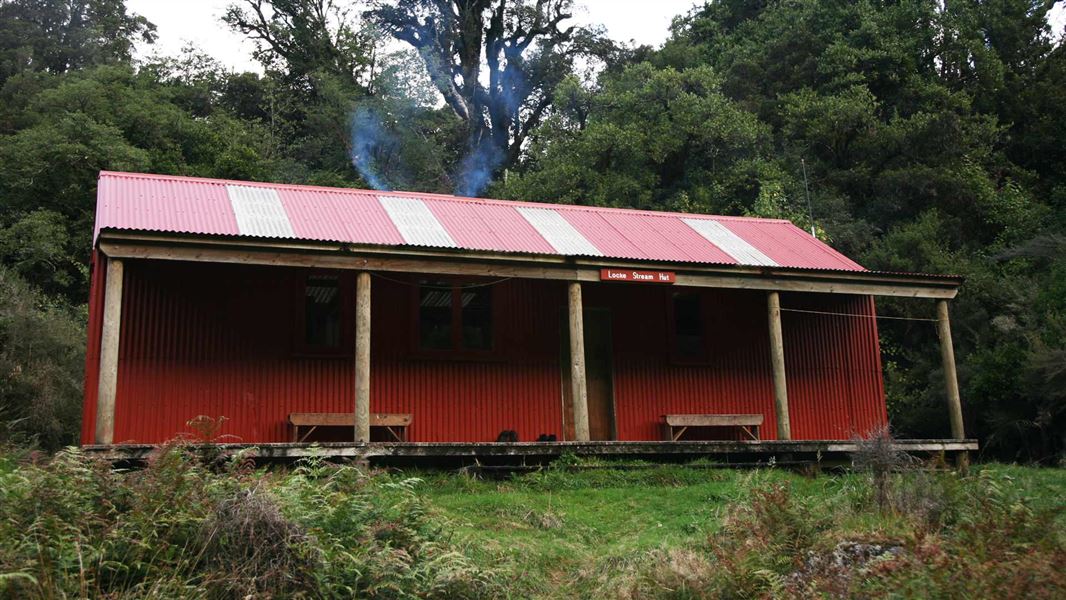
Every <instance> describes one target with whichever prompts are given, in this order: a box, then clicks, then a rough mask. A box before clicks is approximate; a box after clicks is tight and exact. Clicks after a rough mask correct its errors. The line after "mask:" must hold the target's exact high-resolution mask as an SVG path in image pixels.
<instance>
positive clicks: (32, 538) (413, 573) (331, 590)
mask: <svg viewBox="0 0 1066 600" xmlns="http://www.w3.org/2000/svg"><path fill="white" fill-rule="evenodd" d="M416 484H417V481H416V480H410V479H402V478H400V479H397V478H392V477H374V476H367V475H366V474H364V473H363V472H361V471H360V470H358V469H356V468H352V467H347V466H336V465H330V464H327V463H324V462H321V461H314V460H312V461H308V462H305V463H303V464H301V465H300V466H299V467H298V468H296V469H294V470H292V471H291V472H287V473H265V472H262V471H256V470H254V469H252V468H251V466H250V464H249V463H247V462H246V461H243V460H241V457H239V456H238V457H236V458H235V459H233V460H230V461H228V462H226V463H224V465H223V467H222V468H221V469H219V468H218V467H217V465H216V466H215V467H214V468H207V467H205V466H204V462H203V460H202V457H201V456H197V455H195V454H193V453H191V452H189V451H187V450H186V449H185V448H184V447H182V446H180V445H175V446H171V447H167V448H165V449H163V450H162V451H160V452H159V453H158V454H157V455H156V456H155V457H154V458H153V459H152V460H151V462H150V463H149V464H148V466H147V467H146V468H144V469H141V470H137V471H132V472H126V473H122V472H116V471H113V470H112V469H111V468H110V465H108V464H105V463H103V462H101V461H97V460H94V459H91V458H89V457H87V456H85V455H83V454H81V453H80V452H78V451H76V450H66V451H62V452H60V453H58V454H56V455H55V456H54V457H52V458H50V459H46V460H42V461H40V462H36V463H28V464H21V465H18V466H16V467H13V468H12V467H11V466H10V465H9V466H8V468H5V469H0V540H3V542H2V543H0V597H10V598H56V597H116V598H118V597H121V598H140V597H182V598H245V597H256V598H270V597H275V598H280V597H286V598H287V597H367V598H417V597H421V598H424V597H448V598H480V597H495V596H498V594H499V591H500V587H499V584H498V582H497V578H496V575H495V573H493V572H492V571H491V570H487V569H483V568H480V567H478V566H477V565H475V564H473V562H472V561H471V560H470V559H469V558H468V557H467V555H466V553H465V550H464V548H462V547H460V546H458V545H456V544H454V543H452V542H451V541H450V540H449V539H448V538H447V537H446V536H445V535H444V534H443V533H442V531H443V530H444V527H445V524H444V523H443V522H442V521H441V520H440V519H435V520H431V519H429V518H427V516H426V511H425V509H424V507H423V502H422V500H421V498H420V497H419V496H418V495H417V494H416V493H415V492H414V487H415V486H416Z"/></svg>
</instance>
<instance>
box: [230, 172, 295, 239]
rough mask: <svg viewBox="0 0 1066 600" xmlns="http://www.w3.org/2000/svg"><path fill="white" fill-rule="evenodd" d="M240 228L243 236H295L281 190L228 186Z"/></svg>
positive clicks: (238, 228) (231, 204)
mask: <svg viewBox="0 0 1066 600" xmlns="http://www.w3.org/2000/svg"><path fill="white" fill-rule="evenodd" d="M226 194H227V195H228V196H229V203H230V206H231V207H233V214H234V215H235V216H236V217H237V230H238V231H240V232H241V235H254V236H259V237H281V238H294V237H296V235H295V234H294V233H293V231H292V223H291V222H289V215H288V214H286V213H285V207H284V206H283V205H282V204H281V197H280V196H278V191H277V190H275V189H273V188H266V187H253V186H247V185H227V186H226Z"/></svg>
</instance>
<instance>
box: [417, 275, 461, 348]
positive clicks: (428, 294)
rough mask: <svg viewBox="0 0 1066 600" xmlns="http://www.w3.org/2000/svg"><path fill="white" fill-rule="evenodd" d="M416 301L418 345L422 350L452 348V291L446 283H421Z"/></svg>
mask: <svg viewBox="0 0 1066 600" xmlns="http://www.w3.org/2000/svg"><path fill="white" fill-rule="evenodd" d="M419 283H420V285H422V286H424V287H422V288H421V289H419V291H418V294H419V300H418V335H419V345H420V346H421V347H422V349H424V350H447V349H449V348H452V346H453V345H452V289H451V285H450V284H448V283H447V282H439V281H422V282H419Z"/></svg>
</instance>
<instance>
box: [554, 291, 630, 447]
mask: <svg viewBox="0 0 1066 600" xmlns="http://www.w3.org/2000/svg"><path fill="white" fill-rule="evenodd" d="M584 321H585V379H586V386H587V389H588V405H589V439H593V440H613V439H615V438H616V437H617V430H616V429H615V419H614V372H613V370H612V365H613V364H614V355H613V352H612V347H613V346H612V341H611V311H610V310H608V309H605V308H586V309H585V311H584ZM562 333H563V334H562V336H560V337H561V338H562V352H561V357H562V360H561V361H560V364H561V365H562V371H563V373H562V375H563V378H562V379H563V381H562V383H563V386H562V387H563V389H562V392H563V424H564V431H565V432H566V437H565V439H567V440H572V439H574V423H573V416H574V404H573V392H572V388H571V385H570V332H569V328H568V325H567V320H566V318H565V315H564V318H563V322H562Z"/></svg>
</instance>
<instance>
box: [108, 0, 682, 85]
mask: <svg viewBox="0 0 1066 600" xmlns="http://www.w3.org/2000/svg"><path fill="white" fill-rule="evenodd" d="M232 2H233V0H181V1H174V0H127V1H126V5H127V6H128V7H129V10H130V11H131V12H134V13H137V14H139V15H142V16H144V17H147V18H148V20H149V21H151V22H152V23H155V25H156V27H157V28H158V31H157V33H158V34H159V39H158V41H157V42H156V43H155V44H154V47H147V48H143V47H142V48H140V52H139V55H140V56H142V57H143V56H147V55H150V54H151V53H153V52H158V53H160V54H163V55H171V56H172V55H176V54H178V53H180V52H181V49H182V48H183V47H184V46H186V45H190V44H191V45H193V46H195V47H196V48H197V49H198V50H201V51H203V52H206V53H207V54H210V55H211V56H213V57H215V58H216V59H217V60H218V61H219V62H221V63H222V64H223V65H225V66H226V67H229V68H231V69H234V70H236V71H262V69H261V68H260V67H259V64H258V63H257V62H255V60H253V59H252V56H251V54H252V49H253V47H254V46H253V44H252V43H251V42H248V41H246V40H244V39H243V37H242V36H241V35H240V34H237V33H234V32H232V31H230V30H229V28H228V27H226V25H225V24H224V23H222V21H221V18H222V13H223V12H225V10H226V7H227V6H228V5H230V4H231V3H232ZM575 4H577V5H578V6H577V7H576V9H575V14H574V20H575V21H576V22H578V23H580V24H593V23H597V24H600V25H603V26H604V27H606V28H607V34H608V35H609V36H610V37H611V38H613V39H615V40H620V41H626V42H628V41H630V40H633V41H636V42H637V43H638V44H651V45H658V44H661V43H662V42H663V41H665V40H666V37H667V35H669V33H670V31H669V30H670V21H671V20H672V19H673V18H674V17H675V16H677V15H679V14H682V13H685V12H687V11H688V10H689V9H691V8H692V7H693V6H695V5H697V4H702V1H701V0H584V1H582V0H577V2H575Z"/></svg>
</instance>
